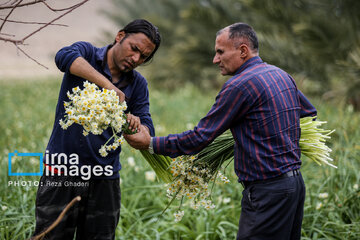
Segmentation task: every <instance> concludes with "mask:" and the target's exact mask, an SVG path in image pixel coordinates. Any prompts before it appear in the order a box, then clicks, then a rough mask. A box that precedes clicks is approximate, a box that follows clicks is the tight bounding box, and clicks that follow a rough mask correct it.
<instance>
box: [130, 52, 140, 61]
mask: <svg viewBox="0 0 360 240" xmlns="http://www.w3.org/2000/svg"><path fill="white" fill-rule="evenodd" d="M132 60H133V62H134V63H138V62H139V60H140V53H138V52H136V53H134V55H133V56H132Z"/></svg>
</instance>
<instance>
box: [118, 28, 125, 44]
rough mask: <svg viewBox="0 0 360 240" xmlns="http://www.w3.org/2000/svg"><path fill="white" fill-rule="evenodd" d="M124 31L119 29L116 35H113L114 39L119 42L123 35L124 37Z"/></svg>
mask: <svg viewBox="0 0 360 240" xmlns="http://www.w3.org/2000/svg"><path fill="white" fill-rule="evenodd" d="M125 35H126V34H125V32H124V31H119V32H118V33H117V34H116V37H115V41H116V42H117V43H119V42H120V41H121V40H122V39H123V38H124V37H125Z"/></svg>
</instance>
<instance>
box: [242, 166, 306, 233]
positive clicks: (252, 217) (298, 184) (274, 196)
mask: <svg viewBox="0 0 360 240" xmlns="http://www.w3.org/2000/svg"><path fill="white" fill-rule="evenodd" d="M304 200H305V184H304V181H303V178H302V176H301V173H300V172H299V175H295V176H292V177H284V178H277V179H273V180H271V179H270V180H267V181H263V182H259V183H254V184H250V185H249V186H247V187H246V188H245V189H244V191H243V198H242V201H241V208H242V210H241V216H240V221H239V230H238V235H237V239H249V240H255V239H256V240H266V239H269V240H270V239H274V240H288V239H294V240H295V239H300V237H301V224H302V219H303V211H304Z"/></svg>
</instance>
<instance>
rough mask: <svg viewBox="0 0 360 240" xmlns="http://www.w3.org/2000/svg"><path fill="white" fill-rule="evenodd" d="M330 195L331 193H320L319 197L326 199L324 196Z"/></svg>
mask: <svg viewBox="0 0 360 240" xmlns="http://www.w3.org/2000/svg"><path fill="white" fill-rule="evenodd" d="M328 197H329V194H328V193H326V192H325V193H319V198H322V199H324V198H328Z"/></svg>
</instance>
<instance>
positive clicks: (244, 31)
mask: <svg viewBox="0 0 360 240" xmlns="http://www.w3.org/2000/svg"><path fill="white" fill-rule="evenodd" d="M225 29H229V39H234V38H241V37H243V38H246V39H248V40H249V43H250V45H251V46H250V48H251V49H253V50H256V51H257V52H258V51H259V42H258V38H257V36H256V32H255V30H254V29H253V28H252V27H251V26H250V25H248V24H246V23H234V24H232V25H230V26H229V27H226V28H224V29H221V30H220V31H218V32H217V33H216V36H218V35H220V34H221V33H222V32H223V31H224V30H225Z"/></svg>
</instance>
